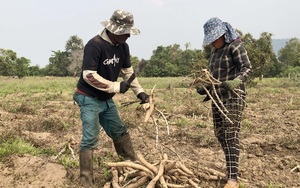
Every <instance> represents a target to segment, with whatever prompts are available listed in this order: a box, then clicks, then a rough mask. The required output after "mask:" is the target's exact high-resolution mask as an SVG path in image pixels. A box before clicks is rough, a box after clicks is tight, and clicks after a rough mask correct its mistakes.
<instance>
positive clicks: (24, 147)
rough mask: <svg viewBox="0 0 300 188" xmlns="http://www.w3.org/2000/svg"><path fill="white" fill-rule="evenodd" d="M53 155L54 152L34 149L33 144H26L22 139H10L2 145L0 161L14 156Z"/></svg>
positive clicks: (0, 147)
mask: <svg viewBox="0 0 300 188" xmlns="http://www.w3.org/2000/svg"><path fill="white" fill-rule="evenodd" d="M52 153H53V152H52V151H51V150H46V149H41V148H37V147H34V146H33V144H31V143H29V142H26V141H25V140H24V139H23V138H20V137H16V138H10V139H8V140H6V141H3V140H2V143H1V144H0V161H2V160H3V159H4V158H5V157H8V156H10V155H14V154H30V155H41V154H47V155H49V154H52Z"/></svg>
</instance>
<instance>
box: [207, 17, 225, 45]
mask: <svg viewBox="0 0 300 188" xmlns="http://www.w3.org/2000/svg"><path fill="white" fill-rule="evenodd" d="M203 28H204V40H203V46H207V45H209V44H211V43H212V42H214V41H215V40H217V39H218V38H220V37H221V36H222V35H224V34H225V33H226V26H225V25H224V23H223V21H222V20H220V19H219V18H217V17H214V18H211V19H209V20H208V21H207V22H206V23H205V24H204V26H203Z"/></svg>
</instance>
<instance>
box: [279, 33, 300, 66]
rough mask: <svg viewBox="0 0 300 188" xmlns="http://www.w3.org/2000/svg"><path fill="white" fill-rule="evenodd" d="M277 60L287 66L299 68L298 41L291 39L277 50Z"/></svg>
mask: <svg viewBox="0 0 300 188" xmlns="http://www.w3.org/2000/svg"><path fill="white" fill-rule="evenodd" d="M278 54H279V57H278V59H279V60H280V61H281V62H283V63H284V64H285V65H287V66H300V41H299V40H298V39H297V38H292V39H291V40H290V41H289V42H287V44H286V45H285V47H283V48H281V49H280V50H279V53H278Z"/></svg>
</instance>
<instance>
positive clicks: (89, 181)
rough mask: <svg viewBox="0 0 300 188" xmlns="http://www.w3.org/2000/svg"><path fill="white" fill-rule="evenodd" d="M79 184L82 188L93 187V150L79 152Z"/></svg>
mask: <svg viewBox="0 0 300 188" xmlns="http://www.w3.org/2000/svg"><path fill="white" fill-rule="evenodd" d="M79 164H80V183H81V185H82V186H83V187H84V188H90V187H92V186H93V183H94V177H93V150H83V151H80V152H79Z"/></svg>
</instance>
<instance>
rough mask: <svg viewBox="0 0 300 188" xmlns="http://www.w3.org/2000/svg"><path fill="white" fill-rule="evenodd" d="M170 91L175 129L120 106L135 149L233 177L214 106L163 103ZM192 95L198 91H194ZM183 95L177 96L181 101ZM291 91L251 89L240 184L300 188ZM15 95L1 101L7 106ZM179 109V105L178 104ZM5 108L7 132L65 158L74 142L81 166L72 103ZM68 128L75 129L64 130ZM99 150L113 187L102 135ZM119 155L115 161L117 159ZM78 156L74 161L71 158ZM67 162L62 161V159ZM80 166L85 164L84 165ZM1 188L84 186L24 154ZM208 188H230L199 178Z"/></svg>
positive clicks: (43, 159)
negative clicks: (215, 124) (145, 120)
mask: <svg viewBox="0 0 300 188" xmlns="http://www.w3.org/2000/svg"><path fill="white" fill-rule="evenodd" d="M166 92H175V91H172V89H171V90H158V91H157V95H156V97H157V98H156V101H155V102H156V106H157V108H158V109H160V110H162V109H163V108H164V107H165V106H168V104H171V105H172V104H173V105H172V107H171V110H170V111H169V112H168V109H167V108H166V109H164V110H163V111H164V115H165V117H166V118H167V121H168V126H169V135H168V134H167V125H166V122H165V121H164V120H163V118H162V116H159V113H157V112H156V113H155V114H153V116H154V117H156V119H157V120H158V125H157V128H158V132H156V127H155V125H154V123H153V121H151V120H150V121H149V122H148V123H143V118H144V112H143V111H142V109H141V107H140V105H138V104H137V103H136V104H132V105H130V106H127V107H122V106H120V107H119V111H120V114H121V116H122V117H123V119H124V121H125V122H126V123H127V125H128V129H129V131H130V135H131V138H132V141H133V145H134V148H135V149H136V151H137V152H139V153H141V154H142V155H143V156H144V157H145V158H146V159H147V161H149V162H151V163H155V162H157V161H159V160H160V158H161V155H162V154H163V153H166V154H167V155H168V157H169V159H172V160H179V161H182V162H183V163H184V164H185V165H186V166H187V167H188V168H189V169H191V170H193V171H198V172H203V173H208V172H207V171H205V169H204V168H205V167H206V168H210V169H214V170H217V171H219V172H222V173H225V160H224V155H223V153H222V150H221V147H220V146H219V144H218V142H217V140H216V138H215V137H214V133H213V129H212V119H211V116H210V102H206V103H202V102H201V100H202V98H201V97H199V96H196V95H193V97H194V100H193V102H190V104H186V103H184V102H182V101H181V100H178V99H177V98H176V97H173V98H172V100H176V101H175V102H174V101H171V102H170V101H165V100H163V97H161V96H163V95H165V94H166ZM186 92H187V95H189V94H190V93H192V92H194V91H192V92H191V91H189V90H186ZM175 94H176V93H174V96H176V95H175ZM299 94H300V93H299V91H298V93H296V94H295V93H293V92H289V91H288V90H287V91H285V92H278V93H276V92H263V91H262V90H260V89H256V90H250V91H249V95H248V98H247V103H248V107H247V108H246V109H245V111H244V119H243V122H242V129H241V133H240V139H241V156H240V178H241V182H242V187H249V188H252V187H270V188H275V187H289V188H292V187H294V188H296V187H300V169H296V170H294V171H293V172H291V170H292V169H293V168H294V167H296V166H297V165H300V123H299V122H300V110H299V105H300V102H299V100H300V97H299V96H300V95H299ZM9 97H10V96H6V97H5V98H3V99H1V103H2V104H3V103H7V104H6V105H18V104H12V103H11V102H10V103H9V102H8V101H11V100H9V99H8V98H9ZM130 100H135V99H134V98H133V96H132V93H128V94H125V95H117V96H115V101H116V103H117V104H118V105H120V103H121V102H123V101H130ZM173 102H174V103H175V104H177V105H174V103H173ZM5 109H8V108H5V106H4V105H2V108H0V133H1V134H2V136H3V135H4V134H5V135H9V134H12V135H19V136H21V137H22V138H24V139H25V140H27V141H30V142H31V143H33V145H34V146H36V147H41V148H53V149H54V150H55V151H57V153H58V152H59V151H60V150H61V149H62V148H63V147H64V143H67V142H69V141H70V140H72V142H70V143H71V146H72V148H74V150H75V157H76V159H75V161H77V162H78V153H77V149H78V146H79V142H80V136H81V129H80V128H81V122H80V119H79V108H78V107H77V106H74V105H73V102H72V101H71V100H69V101H46V102H45V103H44V104H43V105H42V107H41V108H39V109H35V110H34V113H31V111H33V109H31V108H30V106H26V105H23V107H22V109H21V107H20V108H19V109H21V110H20V111H19V112H16V113H15V112H10V111H7V110H5ZM62 123H66V124H68V125H72V126H69V127H68V129H66V130H65V129H61V128H60V127H58V126H57V124H62ZM100 138H101V142H100V146H99V149H98V150H96V151H95V158H97V161H98V163H97V164H96V165H94V171H95V180H96V185H95V187H101V186H103V184H104V182H105V181H106V180H105V178H107V176H109V175H107V174H106V177H105V167H103V162H109V161H112V160H115V159H116V154H115V151H114V148H113V144H112V142H111V140H110V139H109V138H108V137H107V136H106V135H105V133H103V132H101V135H100ZM111 155H112V156H111ZM70 157H71V154H70ZM58 158H60V157H58ZM77 164H78V163H77ZM0 169H1V170H0V187H5V188H10V187H13V188H23V187H28V188H29V187H30V188H35V187H45V188H46V187H79V179H78V177H79V169H78V168H71V167H68V168H67V167H64V166H63V165H61V164H60V163H59V162H58V159H55V156H51V157H49V156H46V155H45V156H43V155H37V156H32V155H28V154H17V155H12V156H9V157H6V158H5V160H3V161H2V162H1V163H0ZM199 180H200V182H199V186H200V187H206V188H208V187H222V185H224V181H222V180H207V179H205V178H201V177H199Z"/></svg>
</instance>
